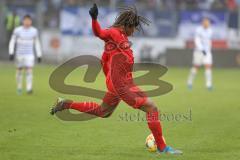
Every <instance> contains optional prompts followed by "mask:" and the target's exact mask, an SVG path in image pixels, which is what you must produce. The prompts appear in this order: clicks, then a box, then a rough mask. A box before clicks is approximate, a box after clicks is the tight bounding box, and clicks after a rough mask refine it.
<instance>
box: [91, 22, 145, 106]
mask: <svg viewBox="0 0 240 160" xmlns="http://www.w3.org/2000/svg"><path fill="white" fill-rule="evenodd" d="M92 29H93V32H94V34H95V35H96V36H97V37H99V38H100V39H102V40H103V41H104V42H105V46H104V52H103V55H102V60H101V64H102V67H103V72H104V74H105V76H106V85H107V88H108V91H107V93H106V95H105V97H104V99H103V102H104V103H106V104H108V105H110V106H117V104H118V103H119V102H120V100H123V101H124V102H126V103H127V104H129V105H130V106H133V107H134V108H139V107H141V106H142V105H143V104H144V103H145V102H146V100H147V97H146V95H145V94H144V93H143V92H142V91H141V90H140V89H139V88H138V87H137V86H136V85H135V84H134V82H133V78H132V71H133V64H134V58H133V52H132V50H131V48H130V47H131V44H130V42H129V41H128V38H127V35H126V34H125V33H124V32H123V31H122V30H121V29H120V28H116V27H110V28H108V29H101V27H100V25H99V23H98V22H97V20H92Z"/></svg>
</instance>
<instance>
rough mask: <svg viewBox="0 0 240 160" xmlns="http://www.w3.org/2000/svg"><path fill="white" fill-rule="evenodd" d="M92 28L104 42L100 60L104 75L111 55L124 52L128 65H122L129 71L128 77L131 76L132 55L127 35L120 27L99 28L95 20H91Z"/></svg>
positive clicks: (108, 67)
mask: <svg viewBox="0 0 240 160" xmlns="http://www.w3.org/2000/svg"><path fill="white" fill-rule="evenodd" d="M92 29H93V32H94V34H95V35H96V36H97V37H99V38H100V39H102V40H103V41H104V42H105V46H104V52H103V55H102V60H101V64H102V67H103V71H104V74H105V76H108V74H109V70H110V66H111V59H112V57H113V56H114V55H116V54H124V56H126V57H127V59H128V65H126V64H125V66H124V67H125V68H127V70H128V72H129V74H128V75H127V76H128V78H131V77H132V74H131V73H130V72H132V67H133V64H134V57H133V52H132V50H131V48H130V47H131V44H130V42H129V41H128V38H127V35H126V34H125V33H124V32H123V31H122V30H121V29H120V28H116V27H110V28H108V29H101V27H100V25H99V23H98V21H97V20H92ZM119 63H120V62H119ZM129 76H130V77H129Z"/></svg>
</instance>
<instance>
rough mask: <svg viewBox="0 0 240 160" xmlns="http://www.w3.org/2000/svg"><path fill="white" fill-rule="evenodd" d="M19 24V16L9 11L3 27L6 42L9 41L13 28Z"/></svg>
mask: <svg viewBox="0 0 240 160" xmlns="http://www.w3.org/2000/svg"><path fill="white" fill-rule="evenodd" d="M19 25H20V17H19V16H18V15H17V13H16V12H10V13H9V14H8V15H7V17H6V19H5V28H6V33H7V43H8V42H9V40H10V38H11V35H12V33H13V30H14V28H15V27H18V26H19Z"/></svg>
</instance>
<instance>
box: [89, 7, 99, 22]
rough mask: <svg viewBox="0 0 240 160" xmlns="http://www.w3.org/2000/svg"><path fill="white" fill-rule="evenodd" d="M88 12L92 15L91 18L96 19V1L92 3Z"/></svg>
mask: <svg viewBox="0 0 240 160" xmlns="http://www.w3.org/2000/svg"><path fill="white" fill-rule="evenodd" d="M89 14H90V16H91V17H92V19H97V16H98V8H97V5H96V3H94V4H93V7H92V8H90V10H89Z"/></svg>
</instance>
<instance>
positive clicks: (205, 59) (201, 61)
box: [193, 51, 212, 66]
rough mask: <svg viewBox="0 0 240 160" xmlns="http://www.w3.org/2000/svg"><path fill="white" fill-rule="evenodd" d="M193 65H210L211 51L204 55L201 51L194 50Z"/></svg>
mask: <svg viewBox="0 0 240 160" xmlns="http://www.w3.org/2000/svg"><path fill="white" fill-rule="evenodd" d="M193 65H197V66H201V65H212V53H211V52H208V53H207V54H206V55H204V54H203V53H202V52H201V51H194V52H193Z"/></svg>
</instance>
